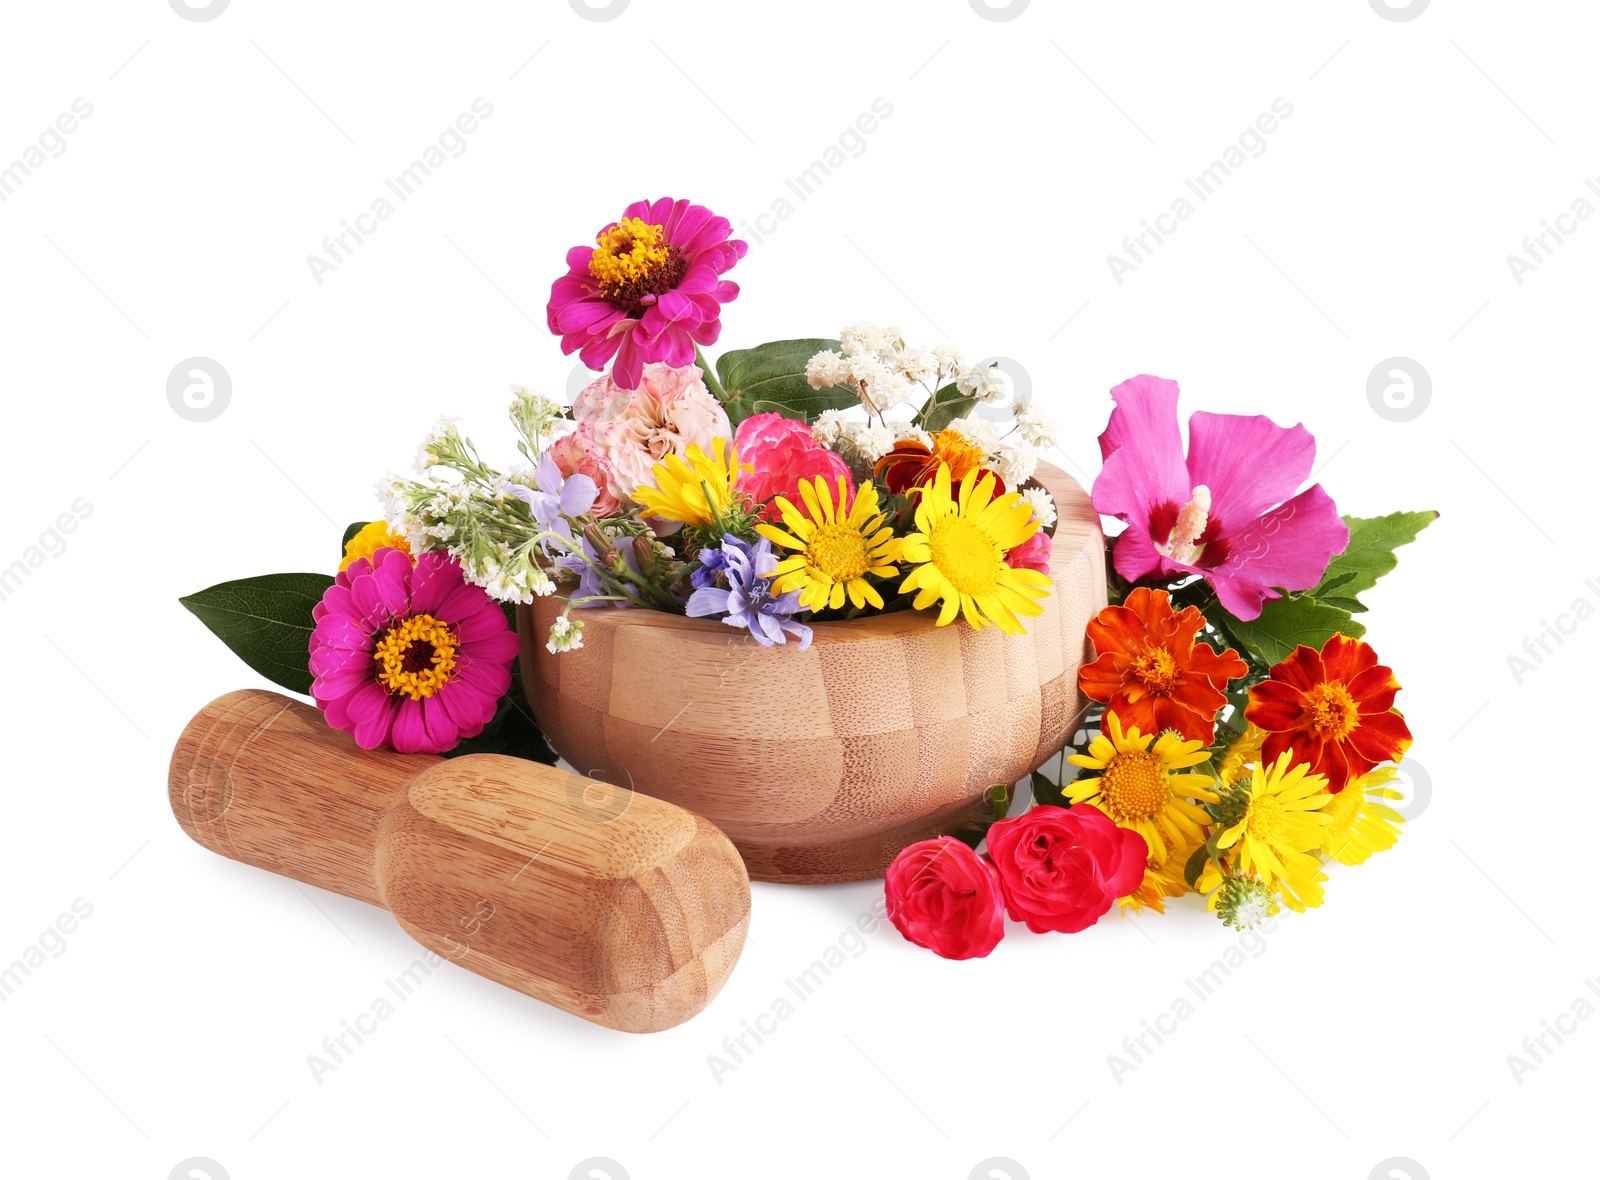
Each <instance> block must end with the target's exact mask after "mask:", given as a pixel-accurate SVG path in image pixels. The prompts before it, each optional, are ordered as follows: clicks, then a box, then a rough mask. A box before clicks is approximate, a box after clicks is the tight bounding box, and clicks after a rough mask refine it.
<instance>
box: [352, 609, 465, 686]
mask: <svg viewBox="0 0 1600 1180" xmlns="http://www.w3.org/2000/svg"><path fill="white" fill-rule="evenodd" d="M456 644H457V640H456V633H455V630H454V628H452V627H451V625H450V624H449V623H445V622H441V621H440V620H438V619H436V618H434V617H433V616H432V615H412V616H410V617H409V618H405V619H401V620H400V621H399V622H398V623H396V624H395V625H394V626H392V627H390V628H389V629H388V630H387V631H385V632H384V633H383V635H382V637H381V638H380V639H379V640H378V642H377V645H376V646H375V647H374V648H373V651H372V659H373V662H374V663H376V664H377V665H378V683H379V684H381V685H383V686H384V687H385V688H386V689H388V690H389V692H390V694H391V695H393V696H397V697H398V696H407V697H410V698H411V699H412V700H414V701H420V700H422V699H423V698H424V697H431V696H432V695H433V694H434V693H436V692H438V691H439V690H440V689H441V688H443V687H444V686H445V685H446V684H448V683H449V682H450V678H451V677H452V676H454V675H455V670H456Z"/></svg>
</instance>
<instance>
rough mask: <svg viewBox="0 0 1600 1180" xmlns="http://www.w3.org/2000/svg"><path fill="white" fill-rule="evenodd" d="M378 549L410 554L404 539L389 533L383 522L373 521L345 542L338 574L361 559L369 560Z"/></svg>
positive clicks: (408, 546) (409, 547)
mask: <svg viewBox="0 0 1600 1180" xmlns="http://www.w3.org/2000/svg"><path fill="white" fill-rule="evenodd" d="M380 549H398V550H400V552H401V553H410V552H411V546H410V545H409V544H407V542H406V539H405V538H404V537H402V536H401V535H400V534H399V533H391V532H390V531H389V526H388V525H387V524H385V523H384V522H383V521H381V520H375V521H373V522H372V523H371V524H369V525H366V526H364V527H363V528H361V529H360V530H359V531H358V532H357V533H356V535H355V536H353V537H351V538H350V539H349V540H348V541H346V542H345V546H344V560H343V561H341V562H340V563H339V572H340V573H343V572H344V571H345V570H347V569H349V568H350V566H351V565H352V564H354V563H355V562H357V561H360V560H361V559H362V558H363V557H368V558H370V557H371V556H372V555H373V554H374V553H376V552H377V551H378V550H380Z"/></svg>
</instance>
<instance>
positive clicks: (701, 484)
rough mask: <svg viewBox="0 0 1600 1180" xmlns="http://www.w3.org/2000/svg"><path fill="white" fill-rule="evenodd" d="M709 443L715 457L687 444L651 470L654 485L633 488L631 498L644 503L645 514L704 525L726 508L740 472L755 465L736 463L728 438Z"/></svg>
mask: <svg viewBox="0 0 1600 1180" xmlns="http://www.w3.org/2000/svg"><path fill="white" fill-rule="evenodd" d="M711 445H712V447H713V449H714V450H715V451H716V455H715V457H713V456H711V455H707V454H706V453H705V452H704V451H702V450H701V449H700V448H699V446H698V445H696V444H695V443H690V444H689V446H688V447H687V448H686V449H685V451H684V453H683V455H682V457H681V458H680V457H679V456H677V455H668V456H667V457H666V458H665V459H663V460H662V461H661V462H660V463H657V464H656V465H655V466H654V467H652V468H651V469H650V474H651V475H653V476H654V477H655V481H656V486H655V487H651V486H650V485H649V484H640V485H639V486H638V487H637V488H635V489H634V490H633V498H634V499H635V500H637V501H638V502H639V503H640V504H642V505H643V506H644V514H645V515H646V516H658V517H660V518H661V519H662V520H680V521H682V522H683V523H684V524H688V525H706V524H712V523H714V522H715V521H717V520H718V519H719V518H720V517H721V516H722V514H723V513H724V512H726V511H727V510H728V507H729V506H730V505H731V504H732V503H733V485H734V484H735V483H736V482H737V481H738V479H739V473H740V472H741V471H754V470H755V468H753V467H752V466H751V465H750V464H748V463H740V462H739V452H738V451H737V450H736V449H735V448H734V447H733V445H732V444H731V443H729V442H728V440H727V439H725V438H719V439H716V440H714V441H713V443H712V444H711Z"/></svg>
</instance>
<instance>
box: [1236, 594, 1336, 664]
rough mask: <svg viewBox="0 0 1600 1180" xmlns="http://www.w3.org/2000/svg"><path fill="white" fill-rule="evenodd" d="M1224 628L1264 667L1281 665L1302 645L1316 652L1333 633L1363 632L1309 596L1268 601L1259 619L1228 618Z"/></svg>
mask: <svg viewBox="0 0 1600 1180" xmlns="http://www.w3.org/2000/svg"><path fill="white" fill-rule="evenodd" d="M1227 626H1228V630H1229V632H1231V633H1232V635H1233V637H1234V638H1235V639H1237V640H1238V641H1239V642H1240V643H1242V644H1244V646H1245V647H1246V648H1248V649H1249V650H1250V652H1251V654H1252V655H1254V656H1255V657H1256V658H1257V659H1259V660H1261V661H1262V663H1265V664H1277V663H1281V662H1282V661H1284V660H1286V659H1288V658H1289V656H1291V655H1292V654H1294V649H1295V648H1296V647H1297V646H1298V645H1300V644H1302V643H1303V644H1305V645H1306V646H1307V647H1313V648H1317V649H1318V650H1320V649H1321V648H1322V645H1323V644H1324V643H1326V642H1327V641H1328V640H1329V638H1331V637H1332V636H1334V635H1336V634H1340V633H1342V634H1345V635H1348V636H1350V638H1352V639H1359V638H1360V637H1361V636H1362V635H1365V634H1366V631H1367V629H1366V628H1365V627H1363V626H1362V625H1361V624H1360V623H1357V622H1356V621H1355V620H1353V619H1352V618H1351V617H1350V612H1349V611H1347V610H1341V609H1340V608H1338V607H1336V606H1330V605H1329V604H1328V603H1325V602H1321V601H1319V600H1317V599H1316V598H1313V597H1312V596H1311V595H1309V594H1289V595H1285V596H1284V597H1282V598H1273V599H1269V600H1267V601H1266V602H1265V603H1263V604H1262V606H1261V615H1260V617H1259V618H1255V619H1251V620H1250V621H1249V622H1246V621H1245V620H1243V619H1239V618H1235V617H1233V616H1232V615H1229V616H1228V619H1227Z"/></svg>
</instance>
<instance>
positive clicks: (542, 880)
mask: <svg viewBox="0 0 1600 1180" xmlns="http://www.w3.org/2000/svg"><path fill="white" fill-rule="evenodd" d="M595 791H599V792H601V793H602V794H604V793H605V792H616V794H615V796H614V797H613V798H612V800H611V801H610V803H609V804H602V805H600V806H596V805H595V804H594V802H593V800H592V793H593V792H595ZM168 792H169V797H170V800H171V803H172V810H173V813H174V815H176V816H177V819H178V823H179V824H180V825H181V826H182V827H183V829H184V831H185V832H187V833H188V834H189V835H190V836H191V837H192V838H193V839H194V840H195V841H196V842H198V843H200V844H202V845H204V846H205V847H207V848H209V849H211V850H212V851H214V852H217V853H219V854H221V855H223V856H226V857H229V858H230V859H233V860H238V861H242V862H244V863H245V864H250V865H255V866H257V867H259V868H264V869H267V870H269V871H271V872H275V873H280V874H282V875H284V876H288V877H293V878H295V879H296V880H300V881H305V882H307V883H309V884H313V885H318V886H321V887H322V888H325V889H331V890H335V891H337V892H339V893H343V894H346V895H348V896H350V897H354V898H358V899H360V900H362V901H366V902H370V903H372V904H374V905H379V906H383V907H384V908H386V909H389V910H390V911H392V912H393V913H394V915H395V917H396V918H397V919H398V920H399V922H400V924H401V926H402V927H403V928H404V929H405V930H406V932H407V933H409V934H411V935H412V937H414V938H416V939H417V940H418V941H419V942H421V943H422V944H423V945H424V946H426V947H427V948H428V949H429V950H431V951H433V952H434V953H435V954H436V955H438V956H440V957H441V958H445V959H450V960H452V961H454V962H456V963H457V964H459V965H460V966H463V967H466V968H467V969H469V970H471V971H475V972H477V973H478V974H480V975H484V976H487V977H488V978H490V979H493V980H495V981H497V982H499V983H503V984H505V985H506V986H508V987H512V988H515V989H516V990H518V991H521V992H524V993H525V994H527V995H531V996H533V997H535V998H537V999H540V1000H543V1001H545V1002H547V1003H550V1004H554V1005H555V1006H557V1007H560V1008H563V1009H565V1010H567V1011H569V1012H573V1013H575V1014H576V1015H579V1016H582V1017H584V1018H585V1019H588V1020H592V1021H595V1022H596V1023H599V1024H604V1025H606V1026H608V1027H611V1028H618V1029H624V1030H627V1031H631V1032H650V1031H655V1030H658V1029H663V1028H670V1027H671V1026H673V1025H675V1024H678V1023H681V1022H682V1021H684V1020H686V1019H688V1018H689V1017H690V1016H693V1015H694V1014H695V1013H696V1012H699V1011H700V1010H701V1009H702V1008H704V1007H705V1005H706V1004H707V1003H709V1002H710V1000H711V998H712V997H713V996H715V995H716V993H717V992H718V991H719V990H720V989H721V987H722V984H723V983H724V982H725V981H726V979H727V977H728V974H729V973H730V972H731V971H732V970H733V966H734V964H735V963H736V962H737V960H738V957H739V953H740V951H741V950H742V949H743V946H744V935H745V931H746V929H747V928H748V925H749V918H750V882H749V877H748V876H747V874H746V873H745V868H744V862H743V861H742V860H741V859H740V858H739V854H738V852H737V851H736V850H735V849H734V847H733V845H732V844H731V843H730V842H729V841H728V838H727V837H726V836H724V835H723V834H722V833H721V832H720V831H719V830H718V829H717V828H715V827H714V826H712V825H711V824H710V823H708V822H706V821H705V820H704V819H701V818H700V817H699V816H697V815H694V814H692V813H691V812H688V811H685V810H683V809H682V808H680V807H675V806H673V805H672V804H670V803H664V802H662V801H660V800H657V799H652V798H649V797H647V796H644V795H634V794H632V793H631V792H621V791H618V789H617V788H613V787H610V786H609V785H607V784H601V783H596V782H595V781H594V780H592V779H586V778H581V777H579V776H577V775H573V774H568V773H566V772H564V771H561V770H557V769H556V768H554V767H550V766H544V765H541V764H539V763H535V762H528V761H525V760H522V759H517V758H507V757H502V756H500V755H495V754H473V755H467V756H465V757H460V758H450V759H446V758H439V757H435V756H432V755H410V754H397V753H394V752H392V751H377V750H362V749H360V748H359V747H357V746H356V745H355V743H354V742H353V741H352V740H351V739H350V737H349V736H348V735H347V734H344V733H341V732H339V731H338V730H334V729H332V728H330V727H329V726H328V725H327V724H326V722H325V721H324V720H323V718H322V716H321V714H320V713H318V712H317V711H316V710H315V709H313V708H311V707H309V706H307V705H304V704H301V703H299V702H297V701H292V700H290V699H288V698H287V697H282V696H279V695H277V694H276V693H270V692H263V691H259V690H246V691H242V692H234V693H229V694H228V695H226V696H223V697H220V698H218V699H217V700H215V701H213V702H212V703H211V704H209V705H207V706H206V707H205V708H204V709H202V710H201V711H200V713H199V714H198V715H197V716H196V717H195V718H194V720H193V721H191V722H190V723H189V725H188V726H187V727H186V728H185V730H184V732H183V734H182V735H181V736H180V737H179V739H178V743H177V746H176V748H175V749H174V751H173V755H172V764H171V770H170V774H169V777H168Z"/></svg>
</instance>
